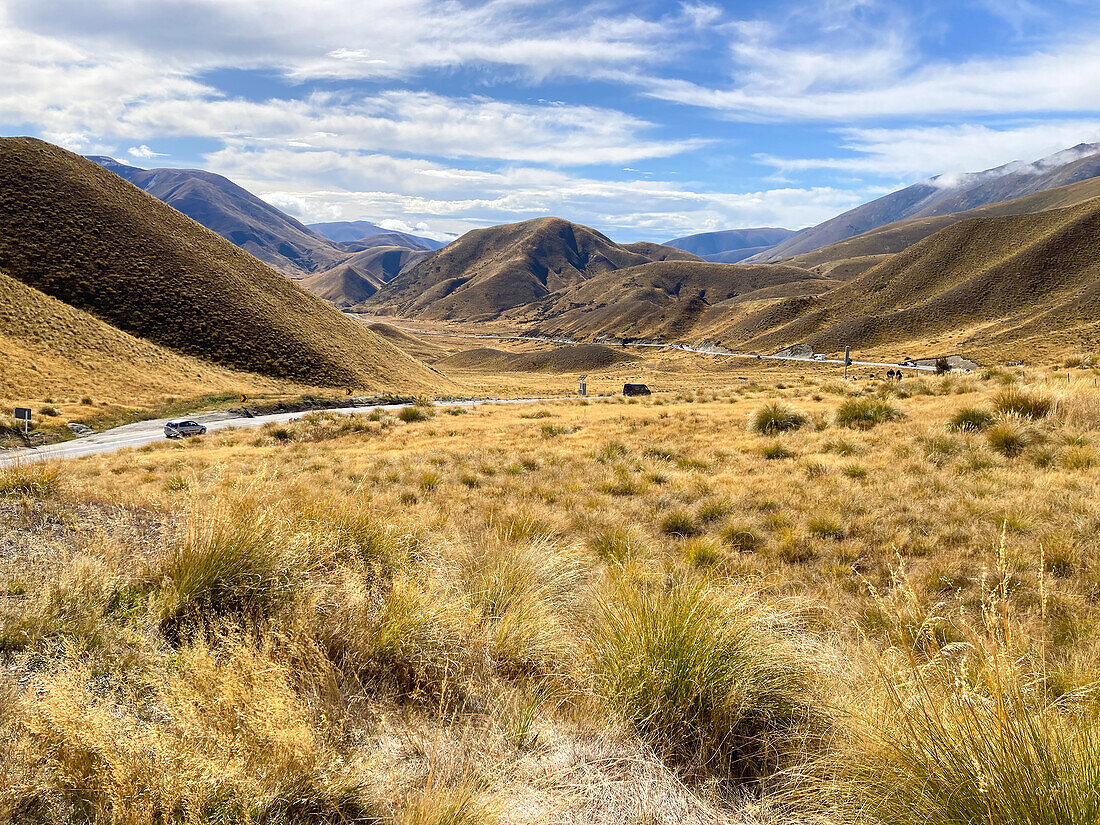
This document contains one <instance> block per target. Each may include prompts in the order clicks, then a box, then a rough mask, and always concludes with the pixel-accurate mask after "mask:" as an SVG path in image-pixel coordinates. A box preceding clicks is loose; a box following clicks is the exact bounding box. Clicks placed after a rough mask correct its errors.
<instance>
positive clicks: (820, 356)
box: [814, 355, 825, 361]
mask: <svg viewBox="0 0 1100 825" xmlns="http://www.w3.org/2000/svg"><path fill="white" fill-rule="evenodd" d="M814 360H815V361H824V360H825V356H824V355H815V356H814Z"/></svg>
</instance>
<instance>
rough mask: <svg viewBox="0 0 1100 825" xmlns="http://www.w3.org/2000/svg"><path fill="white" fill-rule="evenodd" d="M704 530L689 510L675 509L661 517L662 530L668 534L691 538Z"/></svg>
mask: <svg viewBox="0 0 1100 825" xmlns="http://www.w3.org/2000/svg"><path fill="white" fill-rule="evenodd" d="M701 531H702V529H701V528H700V527H699V524H698V522H696V520H695V517H694V516H693V515H692V514H691V513H689V512H688V511H687V510H673V511H672V512H670V513H668V514H667V515H666V516H665V517H664V518H663V519H661V532H662V533H664V534H665V535H666V536H675V537H676V538H690V537H691V536H697V535H699V533H700V532H701Z"/></svg>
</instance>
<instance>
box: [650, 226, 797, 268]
mask: <svg viewBox="0 0 1100 825" xmlns="http://www.w3.org/2000/svg"><path fill="white" fill-rule="evenodd" d="M794 234H795V231H794V230H793V229H776V228H762V229H727V230H724V231H721V232H701V233H699V234H698V235H688V236H687V237H684V238H673V239H672V240H671V241H665V245H666V246H672V247H675V248H676V249H683V250H685V251H687V252H691V253H693V254H695V255H698V256H699V257H700V258H702V259H703V260H706V261H713V262H715V263H723V264H735V263H737V262H738V261H743V260H745V259H746V258H751V257H752V256H753V255H757V254H760V253H762V252H766V251H767V250H769V249H772V248H774V247H775V246H776V245H777V244H780V243H782V242H783V241H785V240H787V239H788V238H790V237H791V236H792V235H794Z"/></svg>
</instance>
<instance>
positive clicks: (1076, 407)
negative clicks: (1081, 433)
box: [1051, 389, 1100, 430]
mask: <svg viewBox="0 0 1100 825" xmlns="http://www.w3.org/2000/svg"><path fill="white" fill-rule="evenodd" d="M1051 417H1052V418H1054V420H1055V421H1057V422H1058V423H1059V424H1061V425H1062V426H1065V427H1074V428H1076V429H1079V430H1100V392H1097V391H1096V390H1094V389H1092V390H1090V389H1079V390H1076V391H1074V392H1066V393H1062V394H1060V395H1059V396H1058V398H1057V399H1056V400H1055V402H1054V409H1053V411H1052V412H1051Z"/></svg>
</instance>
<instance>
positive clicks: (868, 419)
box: [836, 398, 905, 430]
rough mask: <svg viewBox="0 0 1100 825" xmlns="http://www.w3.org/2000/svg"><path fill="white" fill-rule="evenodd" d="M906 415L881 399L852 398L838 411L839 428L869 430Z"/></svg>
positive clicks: (837, 422)
mask: <svg viewBox="0 0 1100 825" xmlns="http://www.w3.org/2000/svg"><path fill="white" fill-rule="evenodd" d="M904 417H905V415H904V413H902V411H901V410H899V409H898V408H897V407H894V406H892V405H891V404H888V403H886V402H885V401H883V400H882V399H879V398H850V399H849V400H847V401H845V402H844V403H843V404H841V405H840V406H839V407H838V408H837V411H836V424H837V426H838V427H851V428H853V429H857V430H869V429H871V428H872V427H874V426H876V425H877V424H883V423H885V422H887V421H896V420H898V419H900V418H904Z"/></svg>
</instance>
